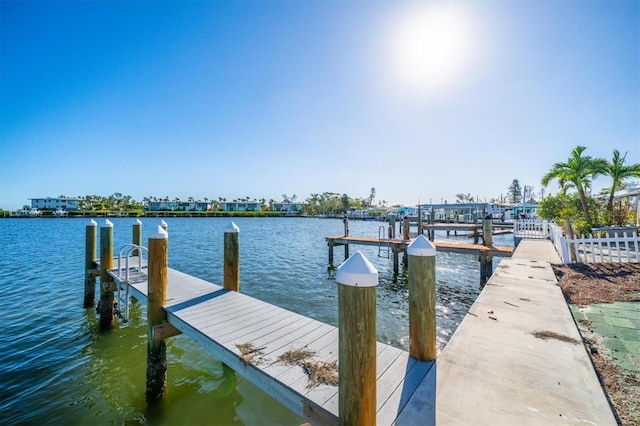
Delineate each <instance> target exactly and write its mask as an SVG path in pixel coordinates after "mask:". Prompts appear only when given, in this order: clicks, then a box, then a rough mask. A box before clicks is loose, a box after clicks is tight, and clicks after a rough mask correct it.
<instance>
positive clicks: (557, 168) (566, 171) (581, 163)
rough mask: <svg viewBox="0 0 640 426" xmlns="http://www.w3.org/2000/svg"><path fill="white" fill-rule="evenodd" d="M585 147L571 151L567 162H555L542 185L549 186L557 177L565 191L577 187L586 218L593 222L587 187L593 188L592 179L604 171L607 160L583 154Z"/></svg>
mask: <svg viewBox="0 0 640 426" xmlns="http://www.w3.org/2000/svg"><path fill="white" fill-rule="evenodd" d="M585 149H587V148H586V147H584V146H577V147H575V148H574V149H573V151H571V157H569V160H567V162H566V163H555V164H554V165H553V167H552V168H551V170H549V172H548V173H547V174H546V175H544V177H543V178H542V185H544V186H547V185H549V182H551V181H552V180H553V179H557V180H558V184H559V185H560V188H561V189H562V192H563V193H565V192H566V191H567V189H568V188H572V187H573V188H576V190H577V191H578V195H579V196H580V203H581V204H582V210H583V211H584V218H585V220H586V221H587V223H591V215H590V214H589V206H588V204H587V196H586V192H585V189H587V190H588V189H589V188H591V180H592V179H594V178H595V177H596V176H598V175H600V174H602V173H604V170H605V168H606V167H607V162H606V161H605V160H603V159H601V158H591V157H590V156H588V155H584V156H583V155H582V153H583V152H584V150H585Z"/></svg>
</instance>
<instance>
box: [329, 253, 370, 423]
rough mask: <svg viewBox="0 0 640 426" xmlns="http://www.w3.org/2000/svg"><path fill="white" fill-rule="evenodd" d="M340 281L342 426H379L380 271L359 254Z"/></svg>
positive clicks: (338, 277)
mask: <svg viewBox="0 0 640 426" xmlns="http://www.w3.org/2000/svg"><path fill="white" fill-rule="evenodd" d="M336 281H337V282H338V323H339V324H338V327H339V328H338V330H339V331H338V333H339V338H338V377H339V384H338V400H339V402H338V407H339V408H338V412H339V424H340V425H362V426H364V425H375V424H376V420H377V418H376V286H377V285H378V271H376V269H375V268H374V267H373V265H371V263H370V262H369V261H368V260H367V259H366V258H365V257H364V256H363V255H362V253H360V252H356V253H355V254H354V255H353V256H351V257H350V258H349V259H348V260H347V261H346V262H344V263H343V264H342V265H340V267H339V268H338V270H337V272H336Z"/></svg>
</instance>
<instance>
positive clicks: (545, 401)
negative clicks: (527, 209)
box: [430, 240, 616, 425]
mask: <svg viewBox="0 0 640 426" xmlns="http://www.w3.org/2000/svg"><path fill="white" fill-rule="evenodd" d="M551 263H560V259H559V258H558V255H557V253H556V251H555V250H554V248H553V246H552V243H551V242H550V241H546V240H539V241H532V240H523V241H522V242H521V243H520V245H519V246H518V248H517V249H516V251H515V253H514V254H513V256H512V258H511V259H502V260H501V262H500V264H499V266H498V267H497V269H496V271H495V272H494V273H493V275H492V277H491V278H490V280H489V281H488V283H487V285H486V287H485V288H484V290H483V291H482V293H481V294H480V296H479V297H478V299H477V300H476V302H475V303H474V304H473V305H472V307H471V308H470V310H469V313H468V314H467V316H466V317H465V318H464V320H463V321H462V323H461V324H460V325H459V327H458V329H457V330H456V332H455V334H454V335H453V337H452V338H451V340H450V341H449V343H448V344H447V346H446V347H445V348H444V350H443V351H442V354H441V355H440V357H439V358H438V361H437V393H436V400H437V413H436V418H437V423H438V424H441V425H467V424H475V425H489V424H519V425H524V424H531V425H539V424H560V423H562V424H578V423H580V424H591V425H593V424H598V425H615V424H616V420H615V418H614V416H613V413H612V411H611V408H610V407H609V404H608V403H607V399H606V397H605V395H604V392H603V390H602V388H601V386H600V383H599V381H598V378H597V376H596V374H595V371H594V369H593V366H592V364H591V360H590V359H589V355H588V354H587V352H586V349H585V347H584V345H583V344H582V341H581V337H580V333H579V332H578V329H577V327H576V325H575V322H574V320H573V317H572V315H571V312H570V310H569V307H568V306H567V303H566V302H565V299H564V297H563V295H562V291H561V290H560V287H559V286H558V285H557V280H556V278H555V275H554V273H553V270H552V268H551ZM431 374H434V375H435V374H436V371H435V369H433V371H432V372H430V375H431Z"/></svg>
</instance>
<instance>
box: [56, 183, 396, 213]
mask: <svg viewBox="0 0 640 426" xmlns="http://www.w3.org/2000/svg"><path fill="white" fill-rule="evenodd" d="M58 198H68V197H67V196H65V195H60V196H59V197H58ZM76 198H78V199H79V200H80V210H82V211H89V212H100V211H110V212H127V211H135V210H146V209H148V208H149V205H150V204H151V203H152V202H166V203H169V202H171V201H173V202H175V203H181V202H185V201H186V202H189V203H202V202H204V203H206V204H208V205H209V209H208V210H209V211H220V210H221V209H222V204H223V203H226V202H234V203H236V202H237V203H249V202H254V203H258V204H259V206H260V210H261V211H273V210H274V205H275V204H276V203H277V201H275V200H274V199H269V200H267V199H266V198H259V199H258V198H255V197H253V198H252V197H241V198H234V199H231V200H227V198H225V197H217V198H208V197H204V198H203V199H196V198H194V197H188V198H187V199H186V200H182V199H180V198H177V197H176V198H170V197H169V196H165V197H155V196H151V195H150V196H147V197H144V198H142V200H141V201H138V200H135V199H134V198H133V197H132V196H131V195H124V194H122V193H119V192H115V193H113V194H111V195H109V196H107V197H105V196H101V195H79V196H77V197H76ZM374 199H375V188H371V191H370V193H369V195H367V196H366V197H361V198H358V197H351V196H349V195H347V194H344V193H343V194H339V193H337V192H323V193H321V194H320V193H317V194H311V195H310V196H309V197H308V198H307V199H306V200H305V201H304V202H303V203H302V204H303V205H302V212H304V213H307V214H311V215H316V214H340V213H344V212H345V211H348V210H350V209H364V208H374V209H375V208H376V207H379V208H384V207H387V201H386V200H380V201H378V204H377V205H376V204H375V203H374ZM296 200H297V196H296V194H293V195H291V196H289V195H287V194H282V201H281V202H282V203H284V204H290V203H295V202H296ZM180 209H182V208H178V210H180Z"/></svg>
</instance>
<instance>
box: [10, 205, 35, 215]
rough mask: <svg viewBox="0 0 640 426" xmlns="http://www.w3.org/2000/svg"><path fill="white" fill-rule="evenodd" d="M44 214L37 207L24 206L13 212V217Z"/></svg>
mask: <svg viewBox="0 0 640 426" xmlns="http://www.w3.org/2000/svg"><path fill="white" fill-rule="evenodd" d="M40 216H42V212H41V211H40V210H38V209H37V208H35V207H34V208H29V206H24V207H23V208H22V210H17V211H15V212H13V213H12V214H11V217H40Z"/></svg>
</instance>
